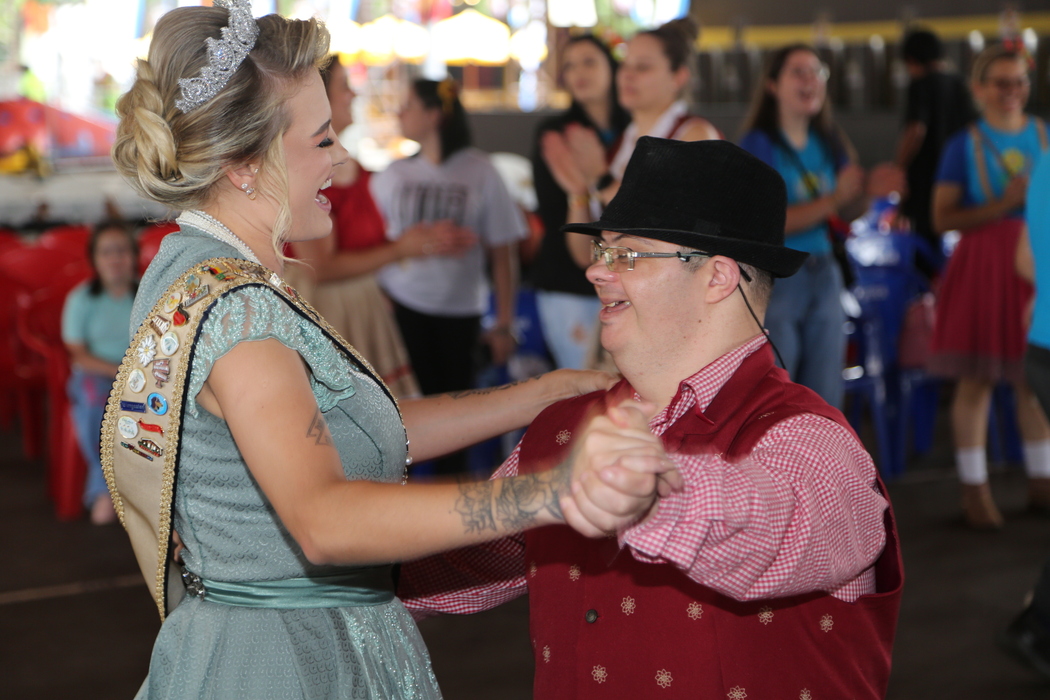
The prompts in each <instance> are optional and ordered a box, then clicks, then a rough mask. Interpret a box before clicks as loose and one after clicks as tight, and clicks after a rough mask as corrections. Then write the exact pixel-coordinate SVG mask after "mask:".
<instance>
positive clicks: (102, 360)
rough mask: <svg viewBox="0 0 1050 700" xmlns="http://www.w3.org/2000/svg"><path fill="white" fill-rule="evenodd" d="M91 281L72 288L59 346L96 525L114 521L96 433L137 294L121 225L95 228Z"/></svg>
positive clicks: (132, 249)
mask: <svg viewBox="0 0 1050 700" xmlns="http://www.w3.org/2000/svg"><path fill="white" fill-rule="evenodd" d="M88 257H89V259H90V260H91V267H92V269H93V270H94V271H95V274H94V276H93V277H92V278H91V279H90V280H89V281H87V282H85V283H83V284H81V285H80V286H78V287H76V288H75V289H74V290H73V291H71V292H70V293H69V296H68V297H67V298H66V304H65V307H64V308H63V309H62V341H63V342H64V343H65V345H66V349H67V350H68V351H69V356H70V362H71V364H72V365H73V368H72V374H71V376H70V378H69V385H68V391H69V402H70V410H71V412H72V414H73V426H74V428H75V429H76V433H77V441H78V442H79V443H80V450H81V452H83V453H84V460H85V461H86V462H87V465H88V472H87V481H86V483H85V486H84V504H85V505H86V506H87V507H88V508H90V509H91V522H93V523H95V524H96V525H103V524H105V523H111V522H113V521H114V520H115V519H116V513H114V512H113V502H112V500H110V497H109V490H108V489H107V488H106V479H105V477H104V476H103V474H102V465H101V463H100V462H99V428H100V426H101V425H102V415H103V413H104V412H105V410H106V400H107V399H108V398H109V390H110V388H111V387H112V386H113V378H114V377H115V376H116V374H117V366H118V365H119V364H120V361H121V360H122V359H123V358H124V351H125V350H126V349H127V347H128V343H129V342H130V341H131V335H130V333H129V331H128V322H129V320H130V319H131V306H132V304H133V303H134V301H135V292H136V290H137V289H138V282H137V279H136V265H137V264H138V248H137V246H136V244H135V239H134V238H133V237H132V234H131V231H130V230H129V229H128V227H127V226H125V225H124V224H122V223H120V222H116V221H110V222H104V223H102V224H99V225H98V226H97V227H95V231H94V233H92V235H91V240H90V241H89V243H88Z"/></svg>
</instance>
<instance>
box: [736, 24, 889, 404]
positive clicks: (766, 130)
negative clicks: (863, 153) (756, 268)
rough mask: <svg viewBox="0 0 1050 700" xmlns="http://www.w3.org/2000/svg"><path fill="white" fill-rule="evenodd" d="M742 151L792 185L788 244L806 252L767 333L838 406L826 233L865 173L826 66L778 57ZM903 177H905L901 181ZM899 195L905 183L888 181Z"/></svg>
mask: <svg viewBox="0 0 1050 700" xmlns="http://www.w3.org/2000/svg"><path fill="white" fill-rule="evenodd" d="M763 75H764V80H762V82H761V83H760V85H759V86H758V89H757V91H756V93H755V97H754V99H753V100H752V103H751V111H750V113H749V115H748V118H747V120H746V121H745V123H744V132H745V135H744V138H743V140H742V141H741V143H740V145H741V146H742V147H743V148H745V149H746V150H748V151H750V152H751V153H752V154H754V155H755V156H757V157H758V158H760V159H762V160H763V161H765V162H766V163H768V164H769V165H770V166H771V167H773V168H775V169H776V170H777V172H779V173H780V175H781V176H782V177H783V178H784V182H785V184H786V185H787V196H788V209H787V220H786V222H785V231H784V233H785V235H786V241H785V242H786V244H787V245H788V246H789V247H791V248H794V249H796V250H802V251H805V252H807V253H809V258H808V259H807V261H806V264H805V265H803V267H802V269H801V270H799V271H798V273H796V274H795V275H794V276H792V277H786V278H784V279H780V280H777V283H776V285H775V286H774V287H773V294H772V296H771V298H770V300H769V308H768V310H767V311H766V329H767V330H768V331H769V336H770V339H771V340H772V341H773V342H774V344H775V345H776V346H777V348H779V350H780V354H781V356H782V357H783V360H784V362H785V363H786V365H787V366H786V368H785V369H787V370H788V372H789V373H790V374H791V378H792V380H794V381H796V382H798V383H799V384H803V385H805V386H807V387H809V388H810V389H813V390H814V391H816V392H817V393H818V394H820V395H821V397H822V398H824V400H825V401H827V402H828V403H829V404H831V405H832V406H835V407H836V408H838V407H841V405H842V398H843V383H842V367H843V361H844V359H845V354H846V336H845V333H844V331H843V325H844V323H845V321H846V317H845V313H844V312H843V310H842V305H841V302H840V299H839V297H840V293H841V292H842V288H843V280H842V273H841V271H840V270H839V268H838V265H837V263H836V261H835V258H834V256H833V254H832V249H831V239H830V238H829V236H828V233H829V231H828V227H829V225H830V224H831V222H834V221H835V220H837V219H838V217H839V216H840V214H842V212H843V211H845V210H847V209H854V208H856V206H857V204H858V203H859V202H860V200H861V197H862V194H863V192H864V171H863V170H862V169H861V167H860V166H859V165H857V164H856V157H855V155H854V153H853V149H852V146H851V144H850V143H849V140H848V139H847V138H846V135H845V134H844V133H842V131H841V130H840V129H839V128H838V127H837V126H836V125H835V123H834V122H833V121H832V118H831V111H830V107H829V105H828V102H827V81H828V69H827V66H825V65H824V63H823V62H822V61H821V60H820V57H819V56H817V54H816V52H815V51H814V50H813V49H812V48H811V47H809V46H806V45H804V44H794V45H791V46H787V47H784V48H782V49H780V50H779V51H777V52H775V53H774V54H773V55H772V56H771V57H770V60H769V62H768V64H767V66H766V70H765V72H764V74H763ZM898 179H899V178H898ZM883 185H885V186H888V187H889V188H890V189H893V188H894V187H895V186H897V185H899V183H897V182H895V181H893V182H889V183H888V184H887V183H883Z"/></svg>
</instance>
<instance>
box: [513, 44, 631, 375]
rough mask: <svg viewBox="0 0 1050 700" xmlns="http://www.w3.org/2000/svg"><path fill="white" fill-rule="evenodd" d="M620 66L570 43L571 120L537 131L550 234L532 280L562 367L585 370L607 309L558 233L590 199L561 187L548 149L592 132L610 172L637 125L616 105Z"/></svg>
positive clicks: (540, 199)
mask: <svg viewBox="0 0 1050 700" xmlns="http://www.w3.org/2000/svg"><path fill="white" fill-rule="evenodd" d="M618 66H619V64H618V63H617V62H616V59H615V58H614V57H613V55H612V52H611V51H610V50H609V47H608V46H606V45H605V44H604V43H602V41H601V40H600V39H598V38H597V37H596V36H594V35H593V34H581V35H579V36H574V37H572V38H571V39H569V41H568V42H567V43H566V44H565V47H564V49H562V64H561V75H562V80H563V81H564V83H565V87H566V89H567V90H568V91H569V94H570V95H572V104H571V105H569V109H567V110H566V111H565V112H563V113H561V114H558V115H556V116H553V117H550V118H548V119H545V120H544V121H543V122H541V123H540V125H539V128H538V129H537V130H536V140H535V147H534V149H533V154H532V180H533V184H534V186H535V188H536V199H537V204H538V209H537V211H538V213H539V215H540V219H541V220H542V221H543V227H544V230H545V234H544V236H543V241H542V243H541V244H540V250H539V253H538V254H537V256H536V259H535V260H534V261H533V263H532V266H531V276H532V283H533V286H535V287H536V290H537V293H536V300H537V306H538V310H539V316H540V323H541V324H542V326H543V337H544V338H545V339H546V341H547V347H548V348H550V351H551V354H552V355H553V356H554V361H555V362H556V363H557V365H558V366H559V367H570V368H573V369H582V368H583V367H585V366H586V364H587V359H588V357H587V356H588V353H589V352H590V350H591V348H592V346H593V344H594V330H595V319H596V318H597V315H598V310H599V309H600V307H601V304H600V302H599V301H598V297H597V296H596V295H595V293H594V286H593V285H591V283H590V282H588V281H587V279H586V277H585V276H584V274H583V269H584V268H585V267H586V265H582V266H581V265H580V264H578V263H577V262H576V261H575V260H573V258H572V256H571V255H570V254H569V248H568V246H567V244H566V236H567V234H563V233H560V231H559V229H560V228H561V226H562V225H564V224H565V223H566V221H567V217H568V214H569V206H570V200H572V199H573V198H576V199H579V198H580V197H581V196H582V197H584V198H586V195H581V194H577V193H570V192H567V191H566V190H565V189H563V188H562V187H561V185H559V184H558V181H557V180H556V179H555V178H554V175H552V174H551V169H550V167H548V165H547V162H546V160H545V159H544V157H543V142H544V140H545V139H546V138H547V137H548V135H549V134H555V135H561V136H566V137H569V138H577V137H579V136H580V135H581V134H579V132H580V131H583V132H586V133H585V134H582V135H583V136H589V137H590V138H592V139H596V140H597V141H598V142H600V144H601V148H602V150H603V151H604V153H603V154H602V155H603V157H602V158H600V159H599V160H597V169H598V172H599V174H600V173H601V172H604V171H605V170H607V169H608V162H609V159H610V158H611V157H612V153H613V151H614V149H615V148H616V146H617V145H618V144H619V139H620V136H621V134H623V130H624V129H626V128H627V125H628V124H629V123H630V121H631V116H630V114H628V113H627V110H625V109H624V108H623V107H621V106H620V104H619V102H618V100H617V90H616V70H617V68H618ZM568 235H569V236H571V237H572V238H579V236H576V235H573V234H568Z"/></svg>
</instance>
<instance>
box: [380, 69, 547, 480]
mask: <svg viewBox="0 0 1050 700" xmlns="http://www.w3.org/2000/svg"><path fill="white" fill-rule="evenodd" d="M398 119H399V121H400V124H401V132H402V134H403V135H404V136H405V138H408V139H411V140H413V141H416V142H418V143H419V145H420V150H419V153H418V154H416V155H415V156H412V157H411V158H405V159H404V160H400V161H397V162H395V163H393V164H392V165H391V166H390V167H389V168H387V169H386V170H385V171H383V172H382V173H379V174H377V175H376V176H375V177H373V178H372V196H373V197H374V198H375V202H376V204H377V205H378V206H379V210H380V211H381V212H382V214H383V218H384V219H385V220H386V224H387V236H388V237H389V238H390V239H391V240H393V241H397V240H398V239H399V238H400V237H401V236H403V235H405V233H406V232H407V231H408V230H409V229H410V228H411V227H412V226H415V225H417V224H420V223H426V224H439V223H440V224H442V225H450V226H455V227H459V228H463V229H467V230H468V231H469V232H470V234H472V235H473V236H476V241H475V242H474V243H473V244H472V245H471V246H470V247H469V248H466V249H465V250H463V251H461V252H458V253H456V254H454V255H448V254H446V255H433V256H430V257H427V258H414V259H411V260H405V261H402V262H400V263H397V264H394V265H387V266H386V267H384V268H383V269H382V270H381V271H380V272H379V284H380V286H382V288H383V290H384V291H385V292H386V293H387V295H389V296H390V298H391V299H392V300H393V302H394V317H395V318H396V319H397V323H398V327H399V328H400V329H401V335H402V336H403V337H404V339H405V346H406V347H407V348H408V355H409V358H410V359H411V362H412V368H413V370H415V373H416V377H417V378H418V380H419V385H420V388H422V390H423V394H424V395H430V394H440V393H443V392H448V391H462V390H464V389H469V388H470V387H471V386H473V383H474V370H475V362H474V359H475V355H476V353H475V346H476V345H477V343H478V340H479V336H480V321H481V316H482V315H483V314H484V313H485V311H486V310H487V308H488V302H489V282H488V280H487V279H486V274H485V272H486V270H485V265H486V259H487V260H488V263H489V265H490V274H491V279H492V287H493V289H494V292H495V299H496V324H495V326H494V327H493V328H491V329H488V330H487V331H486V333H485V341H486V342H487V344H488V345H489V348H490V349H491V357H492V361H493V363H494V364H497V365H500V364H503V363H505V362H506V361H507V359H508V358H509V357H510V355H511V353H512V352H513V351H514V345H515V343H514V336H513V332H512V322H513V320H514V301H515V295H516V293H517V267H518V266H517V245H518V242H519V241H520V240H521V239H522V238H524V237H525V235H526V233H527V230H528V229H527V227H526V224H525V218H524V216H523V215H522V212H521V211H520V210H519V209H518V205H517V204H516V203H515V202H514V200H513V199H511V196H510V193H509V192H508V191H507V188H506V186H505V185H504V184H503V181H502V180H501V179H500V176H499V174H498V172H497V171H496V169H495V168H494V167H493V166H492V163H491V162H490V161H489V158H488V156H487V155H486V154H485V153H483V152H481V151H479V150H477V149H475V148H471V145H470V144H471V137H470V125H469V124H468V122H467V112H466V110H465V109H464V108H463V104H462V102H461V101H460V99H459V87H458V85H457V84H456V83H455V81H453V80H451V79H446V80H442V81H433V80H422V79H419V80H415V81H413V82H412V84H411V85H410V87H409V89H408V91H407V94H406V97H405V101H404V103H403V105H402V107H401V110H400V112H399V113H398ZM465 467H466V459H465V454H463V453H457V454H455V455H452V456H449V457H445V458H443V459H442V460H439V461H438V463H437V465H436V467H435V469H436V471H437V472H438V473H455V472H461V471H463V470H464V469H465Z"/></svg>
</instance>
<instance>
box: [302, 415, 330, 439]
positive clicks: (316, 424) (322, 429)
mask: <svg viewBox="0 0 1050 700" xmlns="http://www.w3.org/2000/svg"><path fill="white" fill-rule="evenodd" d="M306 437H308V438H314V444H315V445H322V446H330V445H331V444H332V434H331V433H330V432H328V424H327V423H325V420H324V416H323V415H322V414H321V409H317V412H316V413H315V414H314V417H313V418H311V419H310V427H309V428H307V429H306Z"/></svg>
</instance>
